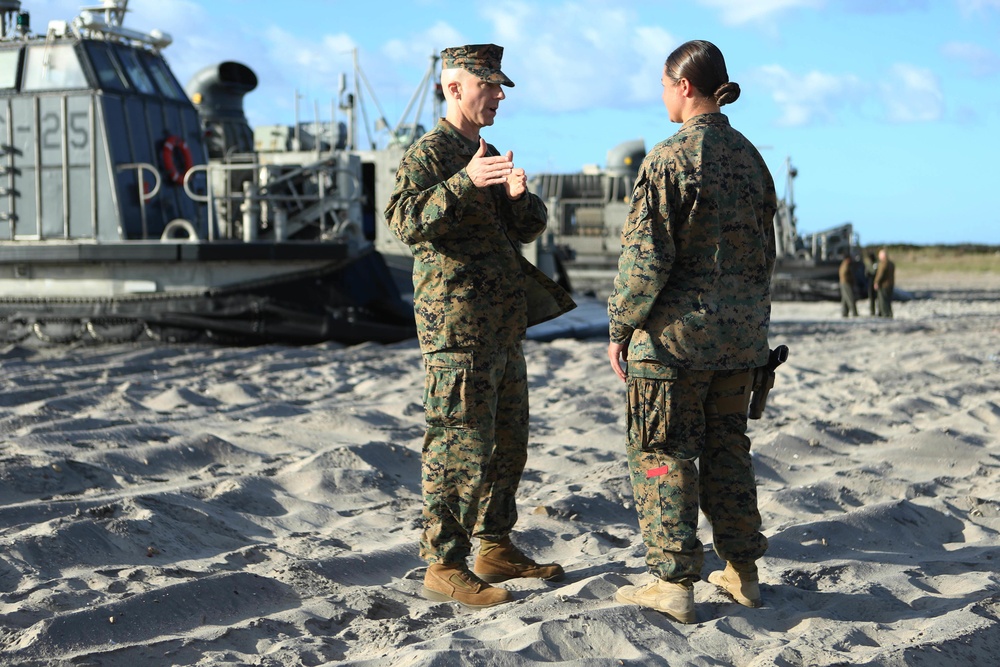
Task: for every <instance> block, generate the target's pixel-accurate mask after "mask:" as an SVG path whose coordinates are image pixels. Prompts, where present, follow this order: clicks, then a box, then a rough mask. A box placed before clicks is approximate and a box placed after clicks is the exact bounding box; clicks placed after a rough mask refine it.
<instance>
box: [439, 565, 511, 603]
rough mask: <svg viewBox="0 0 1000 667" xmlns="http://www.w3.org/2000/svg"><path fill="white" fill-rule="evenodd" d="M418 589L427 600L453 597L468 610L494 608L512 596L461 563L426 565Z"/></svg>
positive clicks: (448, 599)
mask: <svg viewBox="0 0 1000 667" xmlns="http://www.w3.org/2000/svg"><path fill="white" fill-rule="evenodd" d="M421 592H422V594H423V596H424V597H425V598H427V599H428V600H434V601H435V602H448V601H450V600H453V601H455V602H458V603H460V604H462V605H464V606H466V607H469V608H471V609H483V608H485V607H493V606H495V605H498V604H503V603H504V602H510V601H511V599H512V598H511V595H510V591H506V590H504V589H502V588H494V587H493V586H490V585H489V584H487V583H486V582H484V581H482V580H481V579H479V577H477V576H476V575H474V574H472V573H471V572H469V568H468V567H466V565H465V564H464V563H461V564H457V565H456V564H447V563H434V564H433V565H430V566H428V567H427V574H425V575H424V588H423V591H421Z"/></svg>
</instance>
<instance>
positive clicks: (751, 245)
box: [608, 113, 777, 370]
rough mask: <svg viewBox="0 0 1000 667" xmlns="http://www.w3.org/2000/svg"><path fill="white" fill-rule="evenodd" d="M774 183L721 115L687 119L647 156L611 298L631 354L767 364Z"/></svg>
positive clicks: (675, 361)
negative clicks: (675, 132) (673, 133)
mask: <svg viewBox="0 0 1000 667" xmlns="http://www.w3.org/2000/svg"><path fill="white" fill-rule="evenodd" d="M776 208H777V200H776V198H775V192H774V181H773V180H772V178H771V174H770V172H769V171H768V169H767V165H765V164H764V160H763V158H761V156H760V153H758V152H757V149H756V148H754V146H753V144H751V143H750V142H749V141H747V139H746V138H745V137H744V136H743V135H742V134H740V133H739V132H737V131H736V130H734V129H733V128H732V127H731V126H730V124H729V119H728V118H727V117H726V116H725V115H723V114H721V113H710V114H702V115H698V116H695V117H693V118H690V119H688V121H687V122H686V123H684V125H682V126H681V128H680V130H678V132H677V134H675V135H674V136H672V137H670V138H669V139H667V140H665V141H662V142H660V143H659V144H657V145H656V146H655V147H654V148H653V150H652V151H650V153H649V154H648V155H647V156H646V158H645V160H643V163H642V166H641V167H640V169H639V175H638V177H637V179H636V183H635V188H634V190H633V192H632V202H631V207H630V211H629V215H628V219H627V220H626V223H625V226H624V228H623V229H622V253H621V257H620V258H619V262H618V276H617V277H616V278H615V284H614V289H613V291H612V293H611V296H610V298H609V299H608V316H609V320H610V336H611V340H612V341H613V342H616V343H626V342H628V343H629V350H628V355H629V358H630V359H635V360H639V359H651V360H658V361H660V362H661V363H663V364H666V365H668V366H674V367H681V368H689V369H698V370H724V369H738V368H750V367H754V366H759V365H762V364H764V363H766V362H767V356H768V345H767V330H768V326H769V324H770V319H771V291H770V284H771V271H772V269H773V268H774V254H775V246H774V222H773V218H774V213H775V209H776Z"/></svg>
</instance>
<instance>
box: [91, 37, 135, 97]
mask: <svg viewBox="0 0 1000 667" xmlns="http://www.w3.org/2000/svg"><path fill="white" fill-rule="evenodd" d="M85 44H86V48H87V55H88V56H90V64H91V65H93V67H94V73H95V74H97V80H98V83H99V84H100V86H101V88H102V89H103V90H113V91H123V90H128V83H126V82H125V76H124V75H123V74H122V72H121V70H120V69H119V67H118V65H117V64H116V63H115V61H114V58H113V56H112V55H111V53H110V52H109V51H108V46H107V44H103V43H101V42H85Z"/></svg>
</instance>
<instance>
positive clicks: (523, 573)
mask: <svg viewBox="0 0 1000 667" xmlns="http://www.w3.org/2000/svg"><path fill="white" fill-rule="evenodd" d="M472 569H473V570H475V572H476V574H477V575H478V576H479V578H480V579H482V580H483V581H488V582H490V583H491V584H495V583H497V582H498V581H507V580H508V579H516V578H521V577H523V578H528V579H544V580H546V581H561V580H562V578H563V576H565V574H566V573H565V572H563V569H562V566H561V565H557V564H555V563H548V564H545V565H539V564H538V563H536V562H535V561H533V560H531V559H530V558H528V557H527V556H525V555H524V554H523V553H521V550H520V549H518V548H517V547H515V546H514V545H513V544H512V543H511V541H510V538H509V537H505V538H503V539H502V540H500V541H499V542H490V541H489V540H482V542H481V543H480V545H479V555H478V556H476V563H475V565H474V566H473V568H472Z"/></svg>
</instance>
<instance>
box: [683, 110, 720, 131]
mask: <svg viewBox="0 0 1000 667" xmlns="http://www.w3.org/2000/svg"><path fill="white" fill-rule="evenodd" d="M709 125H725V126H728V125H729V117H728V116H726V114H724V113H719V112H714V113H700V114H698V115H697V116H692V117H691V118H688V119H687V122H686V123H684V124H683V125H681V129H682V130H684V129H687V128H690V127H707V126H709Z"/></svg>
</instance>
